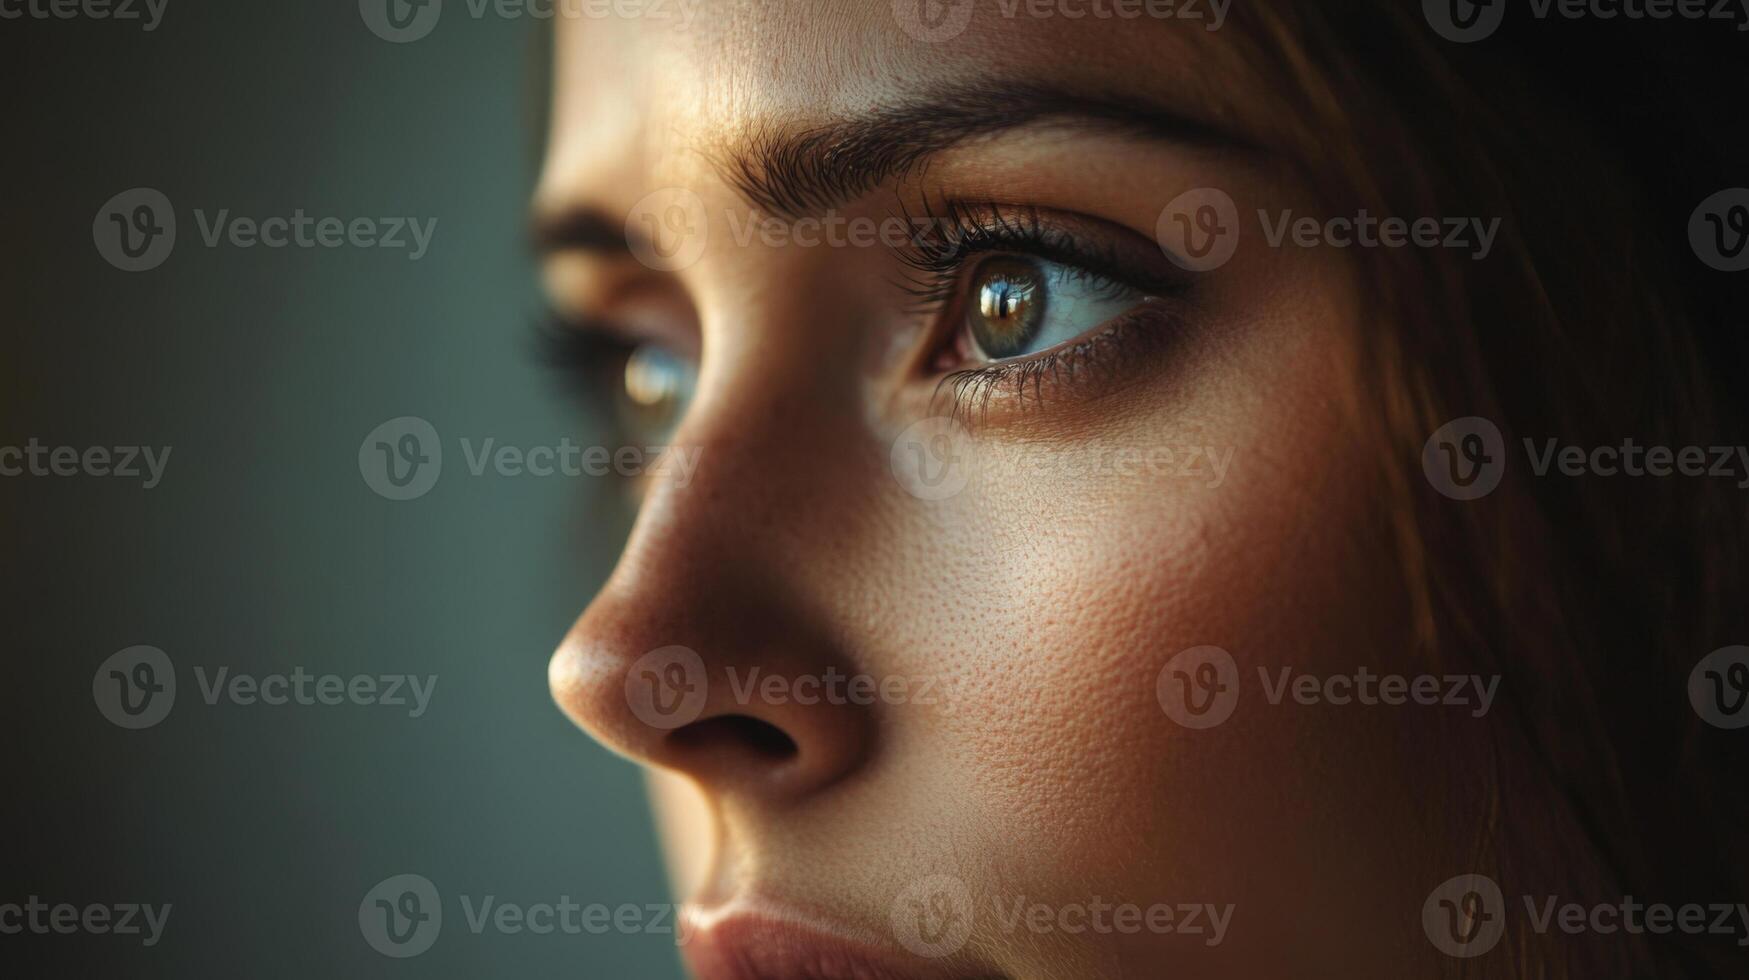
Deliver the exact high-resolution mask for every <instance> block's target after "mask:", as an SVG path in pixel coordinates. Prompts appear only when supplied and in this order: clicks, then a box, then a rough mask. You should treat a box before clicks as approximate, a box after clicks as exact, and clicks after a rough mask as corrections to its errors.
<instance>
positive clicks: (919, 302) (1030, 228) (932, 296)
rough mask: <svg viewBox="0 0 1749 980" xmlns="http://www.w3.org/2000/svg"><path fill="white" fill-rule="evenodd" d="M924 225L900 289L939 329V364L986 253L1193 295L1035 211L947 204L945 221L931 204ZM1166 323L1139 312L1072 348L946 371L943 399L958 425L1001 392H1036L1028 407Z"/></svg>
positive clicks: (1099, 281)
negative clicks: (1154, 324) (969, 281)
mask: <svg viewBox="0 0 1749 980" xmlns="http://www.w3.org/2000/svg"><path fill="white" fill-rule="evenodd" d="M923 218H924V221H925V223H924V225H923V227H925V228H927V229H929V230H930V232H929V233H928V234H926V235H923V236H919V237H917V238H915V239H913V240H912V241H911V243H910V244H909V245H908V246H907V247H905V248H903V249H901V250H900V259H901V261H903V262H904V263H905V265H906V266H907V267H908V268H909V269H910V270H911V271H910V273H909V274H908V275H907V276H906V277H905V279H904V281H903V282H901V283H900V284H899V285H900V288H902V289H904V290H905V291H906V292H908V293H910V294H911V295H912V296H913V297H915V299H916V303H915V305H914V306H913V309H912V312H913V313H914V314H916V315H919V316H923V317H925V318H928V319H932V320H934V321H935V326H934V327H933V328H932V329H931V330H930V332H929V337H930V340H929V356H930V357H931V358H935V357H937V356H939V353H940V351H941V350H942V349H943V345H944V344H949V343H955V342H957V338H958V335H959V331H960V327H961V325H960V319H961V318H960V317H959V315H958V314H959V311H960V310H961V309H962V308H963V306H962V304H963V303H964V302H965V297H964V292H965V289H964V287H965V285H966V283H965V280H966V277H967V275H968V274H969V273H970V272H971V271H972V270H973V269H975V268H976V266H977V264H978V261H979V260H980V259H982V258H983V257H985V256H987V255H997V254H1018V255H1024V256H1027V257H1030V258H1038V259H1044V260H1046V261H1049V262H1055V263H1058V264H1059V265H1062V266H1064V267H1065V268H1067V269H1069V270H1071V271H1072V272H1073V273H1074V274H1076V275H1077V276H1080V277H1083V278H1084V281H1087V282H1090V283H1092V284H1094V285H1096V286H1100V287H1103V288H1109V289H1110V290H1111V291H1112V292H1113V293H1116V292H1118V291H1121V290H1135V291H1137V292H1140V293H1143V294H1144V295H1146V296H1148V297H1150V298H1163V299H1176V298H1179V297H1181V296H1182V295H1183V293H1184V292H1185V291H1186V289H1187V288H1188V282H1187V281H1186V280H1184V279H1180V278H1170V279H1165V278H1161V277H1160V276H1158V275H1155V274H1150V273H1148V272H1145V271H1142V270H1138V269H1136V268H1134V266H1133V263H1128V262H1126V261H1124V259H1123V258H1122V256H1121V255H1119V254H1118V252H1117V250H1116V249H1115V248H1112V247H1110V246H1105V247H1101V246H1100V245H1098V244H1097V243H1093V244H1090V243H1087V242H1084V241H1082V240H1081V239H1079V238H1077V237H1076V236H1075V235H1074V234H1073V233H1071V232H1070V231H1068V230H1067V229H1066V228H1063V227H1060V226H1057V225H1053V224H1050V223H1049V222H1048V221H1047V220H1046V219H1045V217H1044V215H1043V214H1042V213H1041V212H1040V211H1039V210H1038V209H1037V208H1032V207H1026V206H1011V205H998V204H968V203H963V202H948V203H947V204H946V205H945V206H944V207H941V208H940V209H939V213H936V212H935V210H934V209H931V208H929V207H928V206H927V204H926V206H925V213H924V215H923ZM1169 315H1170V314H1169V312H1168V311H1166V310H1163V309H1160V308H1158V307H1144V306H1138V307H1137V308H1136V309H1135V310H1132V311H1130V312H1128V313H1125V314H1122V315H1120V316H1118V317H1117V318H1115V319H1113V320H1110V321H1108V322H1107V323H1105V324H1102V325H1100V326H1099V328H1098V329H1096V330H1094V331H1093V332H1091V333H1088V334H1086V335H1085V336H1083V337H1082V338H1081V339H1079V340H1077V341H1074V342H1072V343H1069V344H1068V345H1065V346H1059V347H1055V348H1051V349H1049V350H1045V351H1041V352H1039V353H1037V354H1031V355H1027V356H1023V357H1017V358H1013V359H1011V360H1006V361H997V362H993V363H990V364H985V365H982V366H979V367H972V368H964V369H961V370H958V371H953V372H950V373H948V374H947V375H945V376H943V377H942V378H941V380H940V381H939V382H938V384H937V388H936V390H937V393H938V396H939V395H940V394H941V393H942V392H944V391H945V392H946V393H947V394H948V396H949V397H950V399H951V402H952V412H951V414H952V415H953V416H954V417H956V418H957V417H959V416H960V415H962V414H971V413H972V412H973V411H976V412H977V413H980V414H981V413H982V412H983V411H984V410H985V409H987V408H988V405H989V401H990V399H991V398H992V397H993V396H995V395H996V394H998V393H1000V392H1004V391H1007V392H1011V393H1013V394H1014V395H1015V396H1016V398H1017V399H1018V400H1020V401H1022V402H1024V401H1025V399H1026V397H1027V396H1028V393H1029V391H1030V394H1031V397H1032V400H1033V401H1034V402H1035V403H1040V402H1042V401H1043V398H1044V392H1045V391H1046V385H1050V386H1051V387H1052V388H1055V387H1058V386H1060V385H1062V384H1064V383H1066V382H1068V381H1071V380H1073V379H1074V378H1075V377H1076V376H1077V374H1078V373H1080V372H1084V371H1086V370H1089V369H1099V368H1103V367H1107V366H1109V364H1110V361H1111V358H1110V357H1109V356H1108V355H1111V354H1115V353H1118V352H1119V350H1120V349H1121V348H1122V347H1123V346H1124V345H1125V343H1126V342H1128V341H1130V340H1133V339H1136V338H1137V337H1138V335H1139V336H1141V337H1148V336H1155V337H1157V336H1159V335H1161V334H1163V333H1165V331H1153V330H1142V331H1137V330H1134V329H1132V328H1134V327H1137V326H1140V325H1143V324H1144V323H1145V322H1146V321H1148V320H1151V319H1156V318H1161V317H1166V316H1169Z"/></svg>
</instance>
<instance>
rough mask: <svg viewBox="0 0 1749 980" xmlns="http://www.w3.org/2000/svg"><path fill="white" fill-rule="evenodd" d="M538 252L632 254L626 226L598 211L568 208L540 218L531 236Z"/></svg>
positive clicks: (536, 219)
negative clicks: (627, 240)
mask: <svg viewBox="0 0 1749 980" xmlns="http://www.w3.org/2000/svg"><path fill="white" fill-rule="evenodd" d="M530 237H531V238H532V239H533V245H534V249H535V252H536V253H537V254H540V255H549V254H551V253H554V252H572V251H574V252H595V253H602V254H606V255H610V256H611V255H617V254H620V253H627V254H629V253H630V251H631V249H630V246H628V245H627V243H626V235H625V226H624V225H622V224H620V223H619V222H616V221H613V220H612V219H610V218H608V217H607V215H605V214H603V213H602V212H600V211H598V210H595V209H594V208H585V207H578V208H568V209H566V210H563V211H559V212H557V213H555V214H550V215H538V214H537V215H536V216H535V218H534V227H533V229H532V232H531V236H530Z"/></svg>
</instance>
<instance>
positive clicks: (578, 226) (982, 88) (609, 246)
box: [533, 83, 1258, 257]
mask: <svg viewBox="0 0 1749 980" xmlns="http://www.w3.org/2000/svg"><path fill="white" fill-rule="evenodd" d="M1046 120H1055V121H1062V122H1068V123H1079V124H1083V125H1091V126H1095V127H1098V128H1101V129H1105V130H1108V131H1115V132H1118V133H1120V134H1124V135H1129V136H1133V137H1136V138H1139V139H1148V140H1158V141H1166V142H1173V143H1178V144H1181V145H1186V146H1193V147H1217V146H1218V147H1228V148H1233V149H1240V150H1248V151H1257V149H1258V148H1257V147H1256V146H1255V145H1254V144H1252V143H1251V142H1249V141H1247V140H1245V139H1243V138H1241V137H1239V136H1237V135H1235V134H1233V133H1230V132H1228V131H1226V130H1223V129H1220V128H1218V127H1216V126H1214V125H1212V124H1209V123H1205V122H1201V121H1198V120H1195V119H1192V118H1190V117H1188V116H1185V115H1182V114H1180V113H1177V112H1174V111H1173V110H1170V109H1168V108H1165V107H1163V106H1160V105H1157V104H1155V103H1152V102H1148V101H1145V100H1142V99H1138V98H1135V97H1132V96H1124V95H1082V94H1076V93H1072V92H1067V91H1063V90H1059V89H1053V88H1047V87H1044V86H1037V85H1029V84H1024V83H1018V84H988V83H986V84H979V85H971V86H965V87H959V88H953V89H948V90H945V91H941V92H937V93H935V94H932V95H930V96H927V97H923V98H919V99H915V100H910V101H906V102H900V103H896V104H892V105H877V106H875V107H874V108H872V109H870V110H869V111H868V112H866V113H864V114H862V115H860V116H858V117H856V118H853V119H845V120H838V121H833V122H828V123H823V124H819V125H814V126H806V127H800V128H797V127H787V126H782V125H773V126H771V127H770V128H767V129H762V130H758V131H755V132H753V133H751V134H749V135H747V136H745V137H744V138H742V139H741V140H740V141H739V142H738V143H736V144H735V145H733V146H732V147H730V148H728V149H726V150H722V151H718V152H716V153H713V154H711V155H710V157H711V159H712V161H713V162H714V163H715V165H716V167H717V170H718V171H719V172H720V173H721V174H722V175H723V177H724V179H725V180H727V181H728V182H729V183H730V185H731V186H733V187H734V188H735V189H736V190H737V191H738V192H739V193H740V194H741V196H742V197H744V198H746V199H747V201H748V202H749V203H750V204H753V205H754V206H756V207H759V208H761V209H762V210H764V211H766V212H768V213H770V214H773V215H777V216H780V217H788V218H796V217H800V216H802V215H804V214H807V213H810V212H817V211H824V210H826V209H827V208H831V207H834V206H837V205H839V204H842V203H844V202H846V201H849V200H853V199H855V198H856V197H858V196H860V195H861V194H863V193H866V192H867V191H869V190H871V189H873V188H875V187H877V186H879V185H880V184H882V183H884V182H886V181H888V180H891V179H894V178H898V177H904V176H906V175H908V174H911V173H915V172H916V171H918V170H920V169H921V168H922V167H923V166H924V165H925V164H927V163H928V161H929V159H930V158H931V157H933V156H934V155H936V154H938V153H941V152H942V151H944V150H947V149H950V148H952V147H954V146H956V145H958V144H960V143H963V142H966V141H968V140H971V139H974V138H977V137H980V136H989V135H993V134H996V133H1000V132H1005V131H1007V130H1011V129H1018V128H1020V127H1022V126H1026V125H1029V124H1033V123H1038V122H1043V121H1046ZM533 238H534V246H535V248H536V250H537V252H539V253H541V254H550V253H553V252H559V251H582V252H590V253H598V254H603V255H606V256H609V257H611V256H614V255H620V254H627V253H629V251H630V249H629V247H628V245H627V242H626V232H625V227H624V225H623V224H622V223H621V222H618V221H615V220H613V219H612V218H610V217H608V216H607V215H606V214H605V213H603V212H602V211H600V210H598V209H595V208H589V207H576V208H567V209H564V210H562V211H559V212H557V213H554V214H551V215H537V216H536V217H535V220H534V228H533Z"/></svg>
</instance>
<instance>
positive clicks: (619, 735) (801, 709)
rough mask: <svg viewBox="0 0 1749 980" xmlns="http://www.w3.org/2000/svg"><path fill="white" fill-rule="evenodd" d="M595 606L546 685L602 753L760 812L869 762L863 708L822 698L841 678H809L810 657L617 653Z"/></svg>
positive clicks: (682, 649)
mask: <svg viewBox="0 0 1749 980" xmlns="http://www.w3.org/2000/svg"><path fill="white" fill-rule="evenodd" d="M603 601H604V600H602V599H598V600H597V604H596V605H595V606H592V607H591V609H590V610H589V611H588V612H586V613H585V614H584V617H583V619H582V620H580V621H579V624H578V628H577V629H575V630H573V632H572V635H571V636H570V637H568V638H567V639H566V641H565V643H564V644H562V645H561V646H560V647H559V649H558V650H557V651H556V652H555V653H554V654H553V658H552V660H551V661H550V662H549V664H548V667H547V680H548V685H549V687H550V688H551V691H552V695H553V699H554V701H555V702H557V703H558V705H559V706H560V708H562V709H563V710H564V712H565V713H566V714H567V715H568V716H569V717H570V718H571V719H572V721H574V722H575V723H576V724H577V725H578V726H579V727H581V728H583V729H584V731H586V732H588V733H589V734H590V735H591V736H593V737H594V738H595V739H596V740H597V741H599V742H601V743H602V744H603V745H605V746H606V747H607V748H609V749H611V750H613V751H615V752H617V753H619V754H620V755H623V756H626V757H627V758H630V759H632V760H633V761H636V762H639V763H641V764H644V765H648V766H654V767H659V768H663V769H668V770H673V771H676V772H679V773H682V774H685V775H687V776H690V777H691V778H693V779H694V780H696V781H697V782H698V783H699V784H701V786H703V787H704V788H705V789H706V790H707V791H708V792H711V793H715V794H718V795H723V796H740V797H748V798H753V799H757V800H761V801H765V802H780V801H784V800H793V799H796V798H798V797H802V796H806V795H808V794H810V793H814V792H818V791H819V790H822V789H824V788H826V787H828V786H830V785H832V784H834V783H836V782H837V781H839V780H840V779H842V778H843V777H845V776H846V775H848V774H849V773H851V772H853V771H854V770H855V769H856V768H858V766H859V765H860V764H861V763H862V761H863V760H864V758H865V757H866V755H867V753H868V750H869V746H870V738H869V736H870V734H871V733H872V730H873V719H872V717H871V716H870V706H869V705H864V704H860V703H857V702H856V701H855V700H854V699H846V698H842V697H837V696H834V695H833V694H832V693H831V692H830V691H829V688H831V687H832V683H831V678H833V677H843V676H847V671H845V670H844V669H843V668H840V667H836V666H827V667H825V668H821V669H817V668H818V664H819V660H817V659H815V656H817V654H816V655H815V656H805V655H802V654H799V653H790V652H787V651H778V652H775V653H769V652H768V653H766V654H764V655H762V656H760V657H759V658H757V659H753V658H749V657H744V656H737V655H736V654H735V653H734V652H731V651H724V650H723V649H722V648H720V647H719V648H713V647H712V646H711V645H710V644H707V643H698V644H695V645H686V644H665V645H662V646H656V647H653V648H650V649H647V650H646V649H643V648H642V647H643V645H642V644H639V643H637V642H636V641H631V642H630V643H627V642H624V641H623V640H622V641H621V642H617V643H616V642H614V641H612V640H610V639H607V638H605V637H604V636H603V634H602V632H601V631H600V628H599V626H598V625H596V624H592V623H591V620H592V619H594V618H598V617H600V616H602V615H604V613H603V610H602V603H603ZM605 601H606V602H608V603H609V604H611V603H612V602H613V601H614V600H612V599H608V600H605Z"/></svg>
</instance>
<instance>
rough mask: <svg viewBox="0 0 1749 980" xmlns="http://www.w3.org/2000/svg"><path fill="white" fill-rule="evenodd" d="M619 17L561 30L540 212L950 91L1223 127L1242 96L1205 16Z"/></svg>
mask: <svg viewBox="0 0 1749 980" xmlns="http://www.w3.org/2000/svg"><path fill="white" fill-rule="evenodd" d="M618 4H619V9H620V10H621V11H622V12H626V13H632V12H637V13H638V15H637V16H619V15H614V13H613V11H614V9H615V8H614V6H613V5H611V4H609V3H607V2H606V0H602V3H600V4H599V5H598V6H597V7H595V8H590V7H589V6H588V5H587V4H585V5H584V6H583V7H581V8H579V9H581V10H591V9H593V10H598V11H599V10H604V11H606V12H607V14H608V15H607V16H590V15H573V16H567V17H559V18H557V19H556V38H555V55H556V57H555V66H554V92H553V101H552V105H553V116H552V120H551V132H550V140H549V144H548V146H549V148H548V158H547V161H546V173H545V177H544V179H543V181H542V188H541V193H540V196H541V197H542V198H549V199H550V198H563V197H574V196H576V195H578V194H579V193H581V192H584V191H588V192H589V193H590V194H591V196H596V195H600V194H601V193H603V192H604V191H607V190H612V189H624V190H625V191H626V192H628V193H629V192H631V191H633V190H635V189H636V188H637V187H647V186H661V185H663V184H665V183H672V182H683V181H686V180H687V179H688V178H690V177H695V176H696V175H697V174H698V173H699V172H700V171H701V170H703V169H706V168H708V166H709V161H710V159H712V158H713V156H719V155H720V154H721V152H722V151H723V150H724V149H725V148H728V147H732V146H735V145H737V144H740V143H742V142H744V141H746V140H747V139H748V138H749V137H751V136H755V135H758V134H761V133H770V132H772V131H775V130H781V129H784V128H790V127H804V126H808V125H818V124H820V123H823V122H828V121H831V120H836V119H843V118H850V117H854V116H856V115H857V114H859V113H861V112H866V111H867V110H868V109H869V108H870V107H873V106H877V105H890V104H893V103H895V102H900V101H904V100H906V99H914V98H922V97H924V96H926V95H927V94H928V93H929V92H931V91H939V90H943V89H947V88H950V87H952V86H954V85H956V84H963V83H969V82H989V81H994V82H998V83H1000V82H1003V81H1015V82H1025V83H1027V84H1030V85H1038V84H1040V83H1041V82H1042V83H1049V84H1052V85H1059V86H1061V87H1062V88H1063V89H1064V90H1065V91H1068V92H1074V93H1079V94H1088V95H1104V94H1113V93H1134V94H1143V95H1147V96H1149V97H1151V98H1154V99H1156V100H1158V101H1160V102H1162V103H1164V104H1170V105H1174V106H1178V107H1181V110H1182V111H1183V112H1184V114H1186V115H1189V116H1193V117H1197V116H1200V117H1205V118H1214V117H1220V118H1223V119H1225V118H1228V117H1231V116H1232V115H1233V108H1232V107H1233V98H1232V97H1233V94H1234V93H1235V92H1238V91H1241V90H1242V89H1243V88H1244V87H1245V84H1244V80H1243V78H1242V77H1241V76H1242V74H1243V72H1242V71H1241V69H1242V68H1243V63H1244V59H1243V58H1239V57H1236V56H1235V52H1234V50H1233V49H1234V48H1235V47H1236V41H1237V38H1236V37H1235V34H1236V32H1237V30H1238V27H1237V25H1235V24H1233V23H1229V20H1228V18H1227V16H1226V14H1227V12H1228V10H1227V8H1226V7H1225V6H1216V5H1213V4H1211V3H1209V2H1207V0H1201V2H1195V3H1185V2H1183V0H1179V2H1175V3H1168V2H1165V0H960V2H958V3H955V2H951V0H950V2H940V0H896V2H895V0H789V2H783V0H731V2H712V0H618ZM560 6H564V5H560ZM1077 12H1079V13H1080V14H1081V16H1072V15H1073V14H1075V13H1077ZM1235 13H1236V12H1235ZM932 14H933V15H934V16H931V15H932ZM1096 14H1098V15H1096Z"/></svg>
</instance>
